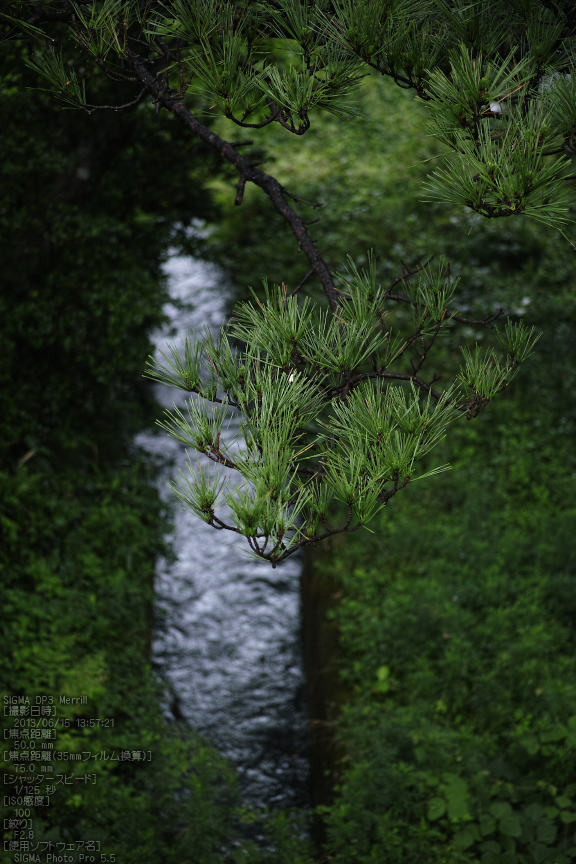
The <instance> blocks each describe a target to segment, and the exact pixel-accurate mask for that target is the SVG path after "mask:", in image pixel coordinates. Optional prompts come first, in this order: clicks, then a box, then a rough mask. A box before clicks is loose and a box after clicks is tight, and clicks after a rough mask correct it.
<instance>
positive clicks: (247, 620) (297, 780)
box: [137, 256, 308, 806]
mask: <svg viewBox="0 0 576 864" xmlns="http://www.w3.org/2000/svg"><path fill="white" fill-rule="evenodd" d="M166 271H167V273H168V275H169V280H170V296H171V298H172V302H171V303H169V304H168V305H167V307H166V310H165V311H166V313H167V315H168V317H169V320H170V324H169V325H168V326H167V327H165V328H164V329H163V331H162V332H160V333H158V334H156V338H155V340H154V341H155V343H156V346H157V349H162V350H164V351H166V344H167V342H176V343H179V342H180V340H181V339H182V338H183V337H185V336H186V335H187V334H188V332H189V331H194V330H203V329H204V328H205V327H206V325H208V326H210V327H211V328H214V329H217V328H218V327H219V326H220V325H221V324H222V323H223V321H224V318H225V313H226V309H227V306H228V303H229V298H230V296H231V289H230V287H229V286H227V284H226V282H225V279H224V278H223V274H222V272H221V271H220V270H219V269H218V268H217V267H216V266H214V265H210V264H207V263H205V262H202V261H197V260H195V259H192V258H186V257H177V256H174V257H172V258H170V259H169V261H168V263H167V265H166ZM156 390H157V393H156V395H157V398H158V401H159V402H160V403H161V404H162V405H163V406H164V407H167V408H171V407H172V406H173V404H174V402H176V404H177V405H178V406H179V407H182V405H183V402H184V399H185V394H184V393H180V392H178V391H175V390H172V389H170V388H167V387H162V386H160V385H158V386H157V388H156ZM137 443H138V444H139V445H140V446H142V447H144V448H145V449H146V450H147V451H148V452H150V453H154V454H158V455H161V456H163V457H168V458H170V459H171V460H172V464H170V465H169V466H168V467H166V468H165V469H164V471H163V476H162V478H161V486H162V494H163V495H164V497H170V496H171V495H172V493H171V492H170V491H169V490H168V482H169V480H171V479H173V478H174V477H175V476H176V475H177V470H178V468H183V467H184V465H185V461H186V454H185V451H184V448H183V446H182V445H181V444H178V443H177V442H174V441H172V439H170V438H169V437H168V436H167V435H164V434H161V435H160V436H157V435H154V434H146V435H141V436H139V438H138V439H137ZM205 461H206V462H207V461H208V460H205ZM170 542H171V544H172V547H173V549H174V551H175V553H176V556H177V561H176V563H175V564H174V565H172V566H170V567H169V568H167V567H164V568H161V569H160V572H159V574H158V580H157V585H158V605H159V608H160V609H161V610H162V611H163V613H164V615H165V627H164V628H163V631H164V632H162V634H161V635H160V636H159V637H158V639H157V641H156V644H155V659H156V662H157V663H158V664H159V665H160V666H161V668H162V669H163V671H164V673H165V674H166V675H167V677H168V678H169V680H170V681H171V682H172V684H173V687H174V689H175V691H176V693H177V696H178V706H179V709H180V711H181V712H182V714H183V715H184V716H185V718H186V719H187V720H188V721H189V722H190V723H191V724H192V725H193V726H194V727H195V728H197V729H199V730H200V731H201V732H203V733H205V734H206V735H207V736H209V737H210V738H211V740H212V742H213V743H214V744H215V745H216V746H217V747H218V748H219V749H220V750H221V752H222V753H224V755H225V756H227V757H229V758H230V759H231V761H232V762H233V763H234V764H235V765H236V766H237V768H238V770H239V772H240V777H241V781H242V785H243V788H244V791H245V794H246V797H247V798H248V799H249V800H251V801H253V802H255V803H260V804H267V805H281V806H290V805H294V806H297V805H300V806H301V805H303V804H305V803H306V802H307V777H308V762H307V759H306V753H305V748H306V733H305V724H306V719H305V708H304V704H303V692H304V676H303V671H302V658H301V653H300V639H299V631H300V591H299V580H300V569H301V565H300V562H299V561H298V560H297V559H294V558H292V559H289V560H288V561H286V562H284V563H283V564H281V565H280V566H279V567H277V568H276V569H275V570H272V569H271V567H270V565H269V564H264V563H259V562H257V561H252V560H251V559H249V558H248V557H247V556H246V555H245V554H244V551H243V547H242V548H241V547H240V544H241V543H242V538H239V537H238V535H237V534H233V533H232V532H225V531H215V530H214V529H213V528H211V527H210V526H208V525H206V524H205V523H203V522H202V521H201V520H200V519H199V518H198V517H196V516H194V515H193V514H192V513H189V512H188V511H186V510H184V509H183V508H182V507H181V506H180V505H178V506H177V508H176V511H175V521H174V532H173V535H172V536H171V538H170Z"/></svg>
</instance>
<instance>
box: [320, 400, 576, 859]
mask: <svg viewBox="0 0 576 864" xmlns="http://www.w3.org/2000/svg"><path fill="white" fill-rule="evenodd" d="M512 410H514V409H513V406H511V405H510V404H507V405H504V406H503V407H502V408H501V409H500V412H499V415H498V416H493V417H492V418H491V421H492V423H495V424H496V427H495V429H496V430H497V431H498V433H499V434H498V436H496V435H493V436H492V437H491V439H490V444H489V445H487V444H484V445H483V449H480V448H479V447H478V446H476V445H477V442H478V440H479V438H480V436H477V437H476V439H470V438H468V442H469V443H468V453H466V452H465V448H462V450H461V452H462V453H464V455H463V456H462V457H461V459H460V463H461V464H460V465H459V466H458V471H454V472H451V473H450V474H448V475H444V476H443V477H442V478H439V479H438V478H437V479H436V481H435V483H432V482H430V483H429V485H428V486H425V484H422V485H421V488H420V489H418V490H416V489H414V491H413V492H412V494H410V495H408V496H405V497H404V498H403V499H402V500H399V501H398V502H397V503H396V502H395V503H394V506H392V507H389V508H386V511H385V512H384V514H383V516H382V518H381V520H380V522H379V523H378V525H377V526H375V528H376V531H375V533H374V534H373V535H371V536H367V535H364V536H363V537H359V536H358V535H355V536H354V537H353V538H350V539H349V540H348V544H347V545H346V546H345V547H344V548H339V549H338V555H337V556H333V558H331V559H328V558H326V559H324V563H323V564H322V566H324V567H329V568H330V570H331V572H332V573H333V575H334V576H335V577H336V579H337V580H338V581H339V582H340V583H341V585H342V589H343V590H342V597H341V599H340V602H339V604H338V607H337V609H336V610H335V611H334V612H333V613H332V614H333V615H334V617H335V619H336V622H337V625H338V627H339V631H340V639H341V651H340V657H341V661H340V662H341V666H342V671H341V674H342V676H343V678H344V680H345V681H346V684H347V686H348V689H349V692H351V693H353V698H352V699H351V700H350V702H349V704H347V705H345V706H344V707H343V711H342V717H341V720H340V723H339V732H338V734H339V736H340V738H341V741H342V743H343V745H344V748H345V751H346V753H347V757H346V760H345V762H344V764H343V765H342V766H341V781H340V785H339V788H338V795H337V801H336V804H335V805H334V807H332V808H331V809H326V811H325V813H324V816H325V819H326V823H327V830H328V837H329V840H328V850H329V853H330V854H331V855H332V856H333V858H331V859H330V860H334V861H339V862H346V864H360V862H362V864H364V862H371V864H376V862H382V864H396V862H398V864H400V862H402V864H403V862H407V861H410V862H423V864H424V862H426V864H432V862H434V864H436V862H437V864H441V862H442V864H448V862H449V864H457V862H482V864H540V862H543V861H550V862H554V864H567V862H569V861H570V860H571V859H573V858H576V835H575V831H576V783H575V780H576V658H575V651H574V649H575V647H576V627H575V624H576V594H575V592H574V565H575V557H576V556H575V552H574V544H573V530H574V529H573V526H574V518H575V515H576V493H575V491H574V488H573V480H572V476H571V472H570V465H571V464H572V461H573V460H572V459H571V455H570V450H569V445H568V444H566V445H565V446H562V443H561V441H559V440H558V439H557V441H556V445H557V446H556V448H554V447H553V445H552V444H551V443H550V442H549V441H548V436H547V433H545V432H544V431H543V430H541V431H540V432H539V431H538V430H539V428H540V427H539V426H538V424H537V422H536V424H535V423H534V422H533V423H532V426H530V422H529V421H527V420H526V418H524V422H523V423H521V422H520V423H519V422H518V417H514V418H512V417H511V411H512ZM515 410H516V411H517V410H518V408H516V409H515ZM499 417H500V419H499ZM502 418H503V419H502ZM514 421H516V422H514ZM519 429H521V430H523V434H522V433H521V434H519V431H518V430H519ZM466 434H467V435H469V434H470V433H469V432H466ZM474 440H475V441H476V443H474ZM471 441H472V443H470V442H471ZM536 454H537V456H536ZM472 456H474V461H472V460H471V457H472ZM572 468H573V466H572Z"/></svg>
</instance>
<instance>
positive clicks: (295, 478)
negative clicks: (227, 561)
mask: <svg viewBox="0 0 576 864" xmlns="http://www.w3.org/2000/svg"><path fill="white" fill-rule="evenodd" d="M410 277H415V278H414V280H413V283H412V284H411V287H410V289H409V290H408V293H407V295H400V296H398V295H393V294H392V293H391V289H390V288H389V289H385V288H384V287H383V286H381V285H380V284H378V280H377V271H376V264H375V261H373V260H372V261H371V262H370V265H369V268H368V269H366V270H359V269H358V268H357V267H356V266H355V265H354V263H353V262H352V261H351V262H349V269H348V270H347V271H346V273H345V274H343V277H342V285H343V290H341V293H340V306H339V309H338V313H337V314H330V313H329V312H328V311H326V312H324V311H322V310H319V309H318V308H315V307H314V306H313V305H311V304H310V303H309V301H308V300H307V299H305V300H304V301H303V302H302V303H301V304H300V303H299V299H298V297H294V296H289V295H288V294H287V290H286V286H282V287H281V288H277V289H276V290H275V291H274V292H271V291H270V290H269V289H268V288H267V287H266V288H265V293H266V299H265V300H264V301H262V302H261V301H260V300H259V299H258V298H256V301H255V303H254V304H249V303H243V304H241V305H240V306H239V308H238V311H237V313H236V316H235V317H233V319H232V322H231V324H230V325H229V326H228V327H227V328H224V329H223V330H222V332H221V337H220V341H219V342H218V343H216V342H215V341H214V339H213V338H212V336H211V335H210V334H208V335H207V336H205V337H204V339H203V340H202V341H200V342H198V343H196V344H191V343H190V341H187V342H186V343H185V346H184V354H183V356H180V354H179V353H178V351H177V349H176V348H175V347H174V346H171V348H170V356H165V360H166V364H165V365H160V366H157V365H156V364H155V363H154V361H152V363H151V364H150V370H149V373H148V374H149V376H150V377H152V378H153V379H155V380H158V381H162V382H164V383H167V384H171V385H173V386H174V385H176V386H180V388H181V389H183V390H185V391H188V392H190V391H192V392H193V393H196V394H197V395H198V396H200V400H197V399H196V398H195V397H192V398H191V399H190V400H189V402H188V409H187V415H188V416H185V415H184V414H183V413H182V411H181V410H180V409H177V408H175V409H174V410H173V411H166V412H165V413H166V418H167V419H166V420H165V421H161V422H160V425H161V426H162V427H163V428H165V429H166V430H167V431H168V432H169V433H170V434H171V435H172V436H173V437H175V438H176V439H177V440H178V441H181V442H182V443H184V444H187V445H189V446H191V447H193V448H194V449H195V450H197V451H198V452H200V453H201V454H203V455H205V456H207V457H208V458H209V459H210V460H212V461H213V462H215V463H217V464H219V465H221V466H223V467H224V469H225V468H232V469H236V470H237V471H238V472H239V474H240V475H242V477H243V478H244V481H246V482H245V484H244V485H241V486H239V487H237V488H233V489H232V490H231V491H229V482H228V479H225V478H224V475H215V478H214V479H213V480H209V479H208V478H207V477H206V475H205V474H204V473H203V472H202V471H201V470H200V471H199V472H196V471H195V470H194V466H193V464H192V462H189V464H188V468H189V470H190V473H191V475H192V477H191V479H189V478H188V477H186V476H185V475H183V479H182V481H181V482H180V483H179V484H177V485H175V486H174V489H175V491H176V494H177V495H178V497H180V498H181V500H182V501H183V502H184V503H185V504H186V505H187V506H188V507H189V508H190V509H191V510H192V511H193V512H194V513H196V514H197V515H199V516H200V517H201V518H202V519H203V520H204V521H206V522H207V523H208V524H210V525H213V526H214V527H215V528H219V529H222V528H227V529H229V530H231V531H236V532H237V533H240V534H243V535H244V536H245V537H247V538H248V542H249V545H250V548H251V549H252V551H253V552H254V553H255V554H256V555H257V556H258V557H261V558H264V559H266V560H268V561H270V562H271V563H272V565H273V566H275V565H276V564H277V563H278V562H279V561H282V560H283V559H285V558H286V557H288V556H289V555H291V554H293V553H294V552H295V551H297V550H298V549H300V548H301V547H302V546H303V545H306V544H307V543H310V542H313V541H316V540H319V539H323V538H324V537H327V536H330V535H332V534H334V533H338V532H339V531H347V530H355V528H357V527H361V526H362V525H365V524H366V523H367V522H369V521H370V519H371V518H372V517H373V516H374V515H375V513H376V512H377V511H378V510H379V509H381V507H383V506H384V505H385V504H386V503H387V502H388V501H389V500H390V498H392V497H393V496H394V495H395V494H396V493H397V492H398V491H399V489H401V488H404V487H405V486H407V485H408V484H409V483H410V482H411V481H412V480H413V479H417V477H418V476H420V477H424V476H428V475H430V474H434V473H437V471H438V470H440V469H433V470H429V471H427V472H424V473H422V472H420V474H419V475H418V474H416V467H415V466H416V463H417V462H418V461H419V460H421V459H422V458H423V457H424V456H425V455H426V454H428V452H429V451H430V450H431V449H432V448H433V447H434V446H435V444H437V443H438V441H440V440H441V439H442V438H443V437H444V435H445V432H446V428H447V426H448V424H449V423H450V422H451V421H452V420H453V419H454V418H455V417H456V416H458V413H457V410H456V409H457V408H459V409H460V410H461V411H465V412H466V413H467V416H468V417H473V416H476V415H477V414H478V412H479V410H480V409H481V408H482V407H484V406H485V405H486V404H487V403H488V401H489V400H490V398H492V396H494V395H495V394H496V393H497V392H499V391H500V390H503V389H504V388H505V387H506V386H507V384H508V382H509V381H510V380H511V378H512V377H513V376H514V375H515V374H516V371H517V368H518V365H519V363H520V362H522V360H523V359H526V357H528V356H529V354H530V351H531V348H532V347H533V345H534V342H535V341H536V338H537V337H535V336H534V334H533V332H532V331H530V330H528V329H527V328H524V327H523V325H522V324H521V323H520V324H516V325H513V324H511V323H509V324H508V325H507V328H506V333H505V336H503V337H502V338H501V342H502V344H503V346H504V347H505V349H506V350H507V354H506V356H505V357H504V358H503V359H502V360H498V359H497V357H496V355H495V353H494V350H491V351H490V352H489V354H488V356H487V358H486V359H480V358H479V355H478V354H477V355H476V357H474V358H473V357H472V356H471V355H465V359H466V361H467V363H466V368H465V370H464V371H463V372H462V373H461V375H460V377H461V380H462V381H463V382H464V383H465V384H466V385H468V386H469V387H470V388H471V389H472V397H471V398H466V395H465V394H464V392H460V391H459V387H458V384H454V385H453V386H451V387H448V388H446V389H445V390H444V391H443V392H441V393H438V392H437V391H436V390H434V389H433V388H432V387H431V386H430V385H428V384H426V382H425V381H423V379H422V378H421V377H420V370H421V368H422V366H423V364H424V361H425V360H426V357H427V354H428V352H429V351H430V349H431V348H432V346H433V345H434V342H435V340H436V338H437V337H438V335H439V333H440V332H441V331H442V330H443V329H444V328H445V327H446V326H447V325H449V324H450V323H451V322H452V321H453V319H454V317H455V316H456V312H455V311H454V312H453V313H451V312H450V311H449V310H448V309H447V308H446V305H445V304H446V302H447V301H448V300H449V298H451V296H452V294H453V286H452V284H451V280H450V278H449V276H447V274H446V272H445V268H444V267H443V265H442V263H441V264H439V265H438V266H436V267H433V266H428V267H425V268H424V269H421V272H418V271H416V272H415V273H412V274H409V273H407V274H406V276H405V278H404V283H405V284H406V285H408V284H409V280H410ZM398 302H400V303H404V304H406V305H408V306H410V307H412V309H413V310H414V317H415V322H414V323H415V328H416V329H415V331H413V332H412V333H410V335H404V333H403V332H402V331H401V330H398V331H397V332H394V331H393V330H392V329H391V327H390V326H389V325H388V314H389V312H388V307H389V306H390V304H391V303H398ZM384 322H386V323H384ZM232 338H236V339H238V338H239V339H241V340H242V342H243V343H244V345H245V347H244V348H242V349H239V350H236V349H234V348H233V347H232V345H231V342H230V339H232ZM416 343H417V344H418V348H417V349H416V350H414V355H413V356H414V359H413V360H412V366H411V371H410V367H408V369H406V366H405V362H406V357H405V355H406V356H408V354H409V352H410V351H411V350H413V349H414V346H415V345H416ZM400 362H401V363H402V364H403V365H401V366H400V367H399V368H398V366H396V365H395V364H398V363H400ZM404 370H406V371H404ZM402 381H404V382H405V384H406V385H408V389H406V390H404V389H402V387H400V386H398V383H397V382H402ZM216 394H219V395H216ZM204 400H206V401H209V402H210V401H211V402H214V403H215V404H214V406H213V408H212V409H210V408H209V407H207V406H206V405H205V404H204ZM238 412H239V413H240V432H239V435H238V433H235V432H232V433H229V434H228V436H226V435H225V433H224V432H223V428H224V424H225V422H226V421H227V420H228V421H230V420H231V418H232V417H234V416H237V415H238ZM240 436H241V441H242V446H240V447H239V448H238V446H237V442H238V439H239V437H240ZM332 497H333V498H335V499H336V500H338V501H341V502H343V503H344V504H345V505H346V506H347V509H348V514H347V516H346V517H345V518H344V522H343V524H342V522H341V523H340V524H338V523H336V524H334V523H332V524H331V523H330V522H329V521H328V519H327V513H326V505H327V504H328V505H329V502H330V499H331V498H332ZM223 505H227V506H228V507H229V508H231V510H232V512H233V514H234V521H233V522H232V523H231V522H230V521H228V522H226V521H224V516H223V510H222V506H223Z"/></svg>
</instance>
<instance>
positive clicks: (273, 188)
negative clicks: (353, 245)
mask: <svg viewBox="0 0 576 864" xmlns="http://www.w3.org/2000/svg"><path fill="white" fill-rule="evenodd" d="M128 54H129V56H130V60H131V63H132V65H133V68H134V72H135V74H136V76H137V78H138V79H139V81H141V82H142V84H143V85H144V86H145V87H146V88H147V90H148V92H149V93H151V94H152V96H154V98H155V100H156V102H157V103H158V104H159V105H161V106H162V107H163V108H165V109H166V110H167V111H170V112H171V113H172V114H173V115H174V116H175V117H176V118H177V119H178V120H179V121H180V122H181V123H182V124H183V125H184V126H186V128H187V129H189V130H190V131H191V132H193V133H194V135H197V136H198V137H199V138H200V139H201V140H202V141H204V143H205V144H208V145H209V146H210V147H211V148H212V149H213V150H216V152H218V153H219V154H220V155H221V156H222V157H223V158H224V159H226V161H227V162H230V163H231V164H232V165H234V167H235V168H236V169H237V170H238V171H239V172H240V175H241V177H243V178H244V182H247V181H248V180H249V181H250V182H251V183H255V184H256V186H259V187H260V189H262V190H263V191H264V192H265V193H266V194H267V195H268V197H269V199H270V201H271V202H272V204H273V205H274V207H275V209H276V210H277V211H278V213H280V215H281V216H282V217H283V218H284V219H285V220H286V221H287V222H288V224H289V225H290V227H291V228H292V231H293V233H294V235H295V237H296V239H297V240H298V243H299V244H300V247H301V249H302V250H303V252H304V253H305V254H306V256H307V258H308V261H309V262H310V267H311V269H312V270H313V271H314V273H316V275H317V276H318V279H319V280H320V284H321V285H322V288H323V289H324V293H325V294H326V297H327V298H328V302H329V304H330V308H331V310H332V312H336V310H337V309H338V305H339V302H338V292H337V290H336V287H335V285H334V280H333V279H332V274H331V273H330V269H329V267H328V265H327V264H326V262H325V261H324V259H323V258H322V256H321V255H320V253H319V252H318V250H317V249H316V246H315V244H314V241H313V240H312V238H311V237H310V235H309V233H308V230H307V228H306V223H305V222H304V220H303V219H302V217H301V216H300V215H299V214H298V213H297V212H296V211H295V210H294V209H293V208H292V207H291V206H290V205H289V204H288V202H287V200H286V193H285V191H284V189H283V187H282V185H281V184H280V183H279V182H278V180H277V179H276V178H275V177H272V176H271V175H270V174H266V173H265V172H264V171H261V170H260V169H259V168H256V167H255V166H254V165H253V164H252V162H250V160H249V159H247V158H246V157H245V156H241V155H240V153H238V151H237V150H236V149H235V148H234V147H233V146H232V145H231V144H230V143H229V142H228V141H225V140H224V139H223V138H220V136H219V135H217V134H216V133H215V132H213V131H212V129H210V128H209V127H208V126H205V125H204V124H203V123H201V122H200V121H199V120H198V119H197V118H196V117H194V115H193V114H192V113H191V112H190V110H189V109H188V108H187V107H186V105H184V103H183V102H181V101H180V100H179V99H177V98H175V97H174V95H173V91H172V90H170V89H169V88H168V87H166V86H165V84H163V83H162V82H161V81H159V80H158V79H157V78H155V77H154V75H152V73H151V72H150V71H149V70H148V69H147V68H146V64H145V61H143V60H142V58H140V57H138V56H137V55H136V54H134V52H128Z"/></svg>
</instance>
